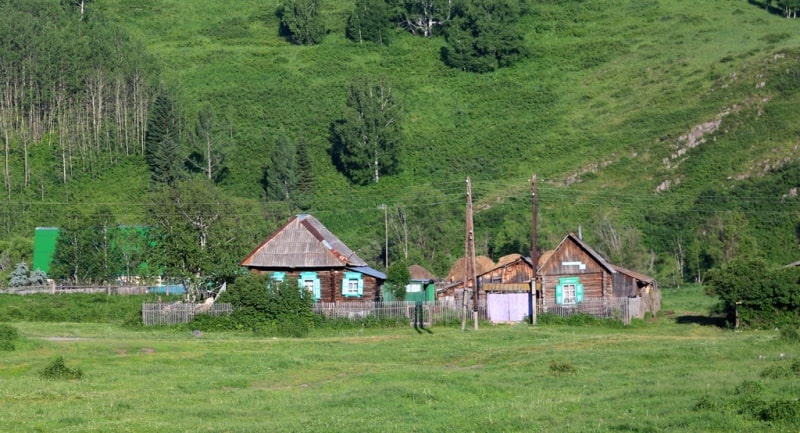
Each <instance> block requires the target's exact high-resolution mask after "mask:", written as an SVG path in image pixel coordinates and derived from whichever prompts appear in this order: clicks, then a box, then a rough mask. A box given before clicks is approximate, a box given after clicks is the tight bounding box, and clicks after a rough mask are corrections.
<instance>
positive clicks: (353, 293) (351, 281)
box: [342, 272, 364, 298]
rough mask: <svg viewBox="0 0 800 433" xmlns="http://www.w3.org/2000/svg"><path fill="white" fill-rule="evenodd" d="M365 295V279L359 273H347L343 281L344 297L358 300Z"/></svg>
mask: <svg viewBox="0 0 800 433" xmlns="http://www.w3.org/2000/svg"><path fill="white" fill-rule="evenodd" d="M363 295H364V279H363V278H361V274H360V273H358V272H345V273H344V278H343V279H342V296H344V297H348V298H351V297H352V298H358V297H361V296H363Z"/></svg>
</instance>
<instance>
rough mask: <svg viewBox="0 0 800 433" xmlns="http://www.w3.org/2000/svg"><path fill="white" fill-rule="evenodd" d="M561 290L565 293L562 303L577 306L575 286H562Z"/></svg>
mask: <svg viewBox="0 0 800 433" xmlns="http://www.w3.org/2000/svg"><path fill="white" fill-rule="evenodd" d="M561 290H562V293H563V296H562V297H561V303H562V304H564V305H573V304H575V285H574V284H564V285H562V286H561Z"/></svg>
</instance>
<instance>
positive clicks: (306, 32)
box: [278, 0, 326, 45]
mask: <svg viewBox="0 0 800 433" xmlns="http://www.w3.org/2000/svg"><path fill="white" fill-rule="evenodd" d="M320 5H321V1H320V0H285V2H284V4H283V5H282V6H281V8H280V10H279V12H278V15H279V16H280V19H281V33H283V34H284V35H286V37H287V38H288V39H289V40H290V41H291V42H292V43H295V44H298V45H315V44H320V43H322V38H323V37H325V33H326V32H325V26H324V24H323V22H322V16H321V15H320Z"/></svg>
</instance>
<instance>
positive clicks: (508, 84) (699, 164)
mask: <svg viewBox="0 0 800 433" xmlns="http://www.w3.org/2000/svg"><path fill="white" fill-rule="evenodd" d="M278 6H279V2H277V1H252V0H251V1H248V0H231V1H226V2H215V1H210V0H197V1H186V0H147V1H137V2H129V1H121V0H97V1H96V2H94V4H93V5H92V7H94V8H96V9H98V10H100V11H102V12H103V13H104V14H106V15H108V16H109V17H110V18H111V19H112V20H114V21H115V22H117V23H119V24H121V25H122V26H124V27H125V28H126V29H128V31H129V32H130V33H131V34H132V36H133V37H134V38H136V39H139V40H140V41H141V42H142V43H143V44H144V45H145V46H146V48H147V50H148V51H149V52H151V53H152V54H154V55H155V56H156V57H157V58H158V59H160V62H161V63H162V65H163V68H164V74H163V78H164V79H165V80H166V81H167V82H169V83H170V84H172V85H175V86H177V87H178V89H179V91H180V94H181V96H182V98H183V100H184V102H185V103H186V104H187V107H188V108H189V110H188V111H189V113H188V114H189V117H190V118H191V116H192V115H193V113H192V110H196V109H197V107H199V106H200V104H201V103H206V102H208V103H210V104H211V105H212V106H214V107H215V109H216V110H217V112H218V113H219V114H220V115H221V116H222V117H224V118H225V119H226V121H227V122H228V124H229V125H230V131H229V133H230V141H231V143H230V144H231V145H232V146H233V149H234V150H232V153H231V154H230V155H229V162H230V163H231V176H230V177H229V178H228V179H227V180H226V181H225V182H224V186H225V187H226V188H227V189H228V190H229V191H231V192H232V193H233V194H237V195H241V196H244V197H250V198H259V197H262V196H263V191H262V190H261V187H260V183H259V180H260V178H261V176H262V175H263V166H264V165H265V164H266V161H267V157H268V155H269V153H270V150H271V149H272V147H273V146H274V142H275V139H276V138H277V137H279V136H280V135H285V136H287V137H288V138H289V139H290V140H293V141H300V140H302V141H304V142H306V143H307V144H308V146H309V150H310V154H311V157H312V163H313V169H314V173H315V196H316V199H315V200H314V201H313V203H312V205H311V208H310V209H309V211H310V212H312V213H314V214H315V215H317V216H318V217H320V218H321V220H322V221H323V222H324V223H325V224H327V225H328V226H329V228H331V229H332V230H333V231H334V232H335V233H337V234H338V235H340V237H341V238H342V239H343V240H344V241H345V242H346V243H348V244H350V245H351V246H352V247H353V248H354V249H355V250H356V251H357V252H358V253H359V254H360V255H362V256H363V257H365V258H367V259H368V260H374V261H376V262H377V258H379V257H381V253H380V248H381V245H382V240H383V239H382V234H383V227H382V225H383V224H382V223H383V221H382V219H383V215H382V211H380V210H379V209H377V206H378V205H379V204H381V203H386V204H388V205H389V206H390V208H397V207H399V206H401V205H402V206H407V207H411V206H417V207H431V206H436V207H441V208H443V210H442V211H441V212H440V213H439V214H437V215H435V216H433V217H430V218H435V221H436V222H435V224H438V225H441V226H442V229H441V231H442V232H444V233H446V234H447V236H446V239H447V242H446V243H445V244H444V245H439V246H437V248H438V249H439V250H440V252H439V253H438V254H437V255H436V256H435V257H433V258H430V260H431V262H432V263H423V264H424V265H427V266H429V267H432V268H433V269H434V270H435V271H438V272H439V273H442V272H443V270H444V269H446V268H447V267H448V266H449V264H450V263H452V259H453V258H454V257H456V256H457V255H459V254H460V253H461V251H462V250H463V247H462V244H463V223H462V222H461V220H462V219H463V202H464V178H465V177H466V176H471V177H472V178H473V180H474V190H475V198H476V200H478V201H479V204H478V205H477V209H478V214H477V215H476V230H478V232H479V233H480V236H479V239H478V240H479V242H478V243H479V245H478V248H479V251H478V252H479V253H486V254H492V255H493V256H495V258H497V256H499V255H501V254H505V253H509V252H524V251H526V250H527V249H529V245H528V244H527V243H526V240H527V239H528V236H529V235H528V233H529V232H530V230H529V228H526V227H525V225H529V221H530V217H529V216H526V214H527V213H528V212H529V209H530V205H529V202H528V197H529V188H530V186H529V184H528V179H529V177H530V175H531V174H532V173H536V174H538V176H539V182H540V184H539V191H540V195H539V203H540V205H541V209H540V213H541V214H540V221H541V224H542V226H541V230H542V235H541V237H540V239H541V241H540V243H541V246H542V247H543V248H551V247H553V246H554V245H555V242H557V241H558V240H559V239H560V238H561V237H562V236H563V235H564V234H565V233H566V232H567V231H572V230H576V229H577V227H578V226H579V225H581V226H582V227H583V231H584V234H585V236H586V237H587V239H588V240H589V241H590V243H592V244H593V245H597V247H598V249H600V250H604V253H607V254H609V255H610V252H609V251H605V250H607V248H606V246H605V241H606V239H605V238H604V237H603V235H602V231H601V229H602V227H603V224H609V225H610V226H611V227H613V228H614V229H615V230H616V231H617V232H618V233H628V234H629V235H630V236H629V237H631V238H636V240H635V245H632V246H631V248H630V249H631V250H635V251H638V252H641V253H637V257H633V258H631V257H628V258H621V260H622V261H623V263H621V264H623V265H627V266H630V267H635V268H638V269H640V270H645V271H648V272H660V273H665V272H667V271H664V270H663V269H667V268H671V267H672V265H671V264H670V263H668V262H669V260H670V257H672V256H674V251H675V245H670V243H669V242H668V241H669V239H670V238H669V235H664V234H663V231H664V230H669V229H670V228H669V227H666V228H665V227H662V226H663V225H664V221H668V220H670V218H672V219H685V218H682V217H681V215H677V216H676V215H672V214H670V215H667V216H664V217H663V218H661V219H657V220H652V219H648V216H649V215H651V214H653V213H657V214H659V215H662V214H664V213H671V212H674V211H676V210H686V211H687V212H690V214H696V212H694V211H693V210H692V209H694V204H695V203H696V202H697V197H698V196H701V194H703V193H705V192H707V191H708V190H711V191H729V190H731V189H732V188H734V187H735V186H736V185H738V184H739V183H741V182H742V181H745V180H748V179H753V178H757V179H762V180H763V182H766V183H767V184H770V185H773V186H774V185H779V186H780V187H779V188H773V189H775V191H772V192H771V193H770V195H764V196H759V197H758V199H759V200H761V202H762V203H761V204H762V205H763V206H769V205H771V204H772V203H774V202H775V201H777V200H779V196H780V195H783V194H788V193H789V191H790V189H791V188H789V187H786V188H784V184H785V182H786V176H783V177H782V179H783V180H780V179H778V180H773V179H772V178H771V177H770V176H771V175H770V174H769V172H770V170H771V169H774V168H776V167H781V166H790V167H793V163H796V162H797V159H798V158H797V155H798V152H797V145H798V142H797V131H796V128H797V126H796V125H798V124H800V123H798V114H797V112H796V110H794V109H793V107H796V106H797V104H798V103H799V102H800V101H799V100H798V95H797V91H796V89H797V88H798V87H800V81H798V78H800V77H798V73H799V72H798V71H800V61H799V60H800V59H799V58H798V57H799V54H798V51H797V50H796V47H798V46H799V45H800V33H798V32H797V26H798V25H800V22H798V21H797V20H791V19H785V18H783V17H781V16H780V15H777V14H773V13H771V12H770V11H769V10H766V9H765V8H763V7H761V6H760V5H759V4H758V3H750V2H745V1H741V2H731V1H723V0H715V1H704V2H694V3H692V5H691V7H687V5H686V3H685V2H679V1H675V0H661V1H656V0H652V1H641V0H632V1H604V0H589V1H585V2H568V1H543V2H531V4H530V9H531V13H530V14H529V15H528V16H526V17H525V18H524V22H523V24H524V28H525V29H526V38H527V42H526V43H527V45H528V46H529V48H530V50H531V52H532V56H531V57H530V58H529V59H528V60H526V61H524V62H522V63H520V64H517V65H515V66H514V67H512V68H507V69H500V70H498V71H497V72H494V73H489V74H470V73H464V72H460V71H456V70H452V69H449V68H447V67H446V66H444V65H443V64H442V62H441V61H440V60H439V50H440V49H441V47H442V46H443V44H444V40H443V39H441V38H430V39H424V38H420V37H414V36H412V35H410V34H406V33H403V32H400V31H398V34H397V35H395V36H394V37H393V42H392V44H391V45H390V46H388V47H387V46H374V45H371V44H364V45H358V44H355V43H353V42H351V41H349V40H347V39H346V38H345V37H344V26H345V22H346V18H347V16H348V14H349V11H350V9H351V8H352V2H348V1H339V0H331V1H327V2H323V15H324V18H325V22H326V25H327V28H328V29H329V31H330V32H329V34H328V35H327V36H326V38H325V39H324V41H323V43H322V44H320V45H317V46H294V45H291V44H289V43H288V42H287V41H285V40H284V39H282V38H281V37H280V36H279V35H278V19H277V18H276V15H275V11H276V9H277V8H278ZM356 75H370V76H384V77H387V78H388V79H389V81H390V82H393V83H394V89H393V90H394V92H395V95H396V97H397V98H398V99H399V100H400V101H401V103H402V106H403V112H404V115H403V119H402V129H403V132H404V134H405V138H404V142H403V145H402V154H401V167H402V170H403V172H402V173H401V174H400V175H398V176H394V177H391V178H389V177H387V178H384V179H382V180H381V183H380V184H379V185H373V186H367V187H354V186H352V185H350V184H349V183H348V182H347V180H346V179H345V178H344V177H343V176H341V175H340V174H339V173H338V172H337V171H336V170H335V168H334V167H333V165H332V164H331V159H330V156H329V154H328V151H329V149H330V142H329V128H330V125H331V123H332V122H334V121H335V120H337V119H339V116H340V113H341V110H342V107H343V106H344V103H345V86H346V84H347V83H349V81H350V79H351V78H352V77H353V76H356ZM717 122H718V123H717ZM696 128H699V129H696ZM687 135H693V138H686V136H687ZM793 170H794V172H797V169H796V168H794V169H793ZM788 182H789V183H788V185H790V186H797V185H798V184H796V183H795V184H794V185H791V183H792V182H794V181H793V180H790V181H788ZM781 189H782V190H781ZM764 194H766V193H764ZM87 197H89V196H88V195H87ZM797 209H798V205H797V203H796V200H795V202H793V204H791V206H790V207H789V208H788V210H786V212H788V214H786V215H790V216H791V215H792V212H796V210H797ZM692 212H694V213H692ZM711 212H712V213H713V212H714V210H711ZM745 212H746V211H745ZM759 212H760V211H756V212H755V213H751V214H745V217H746V218H749V219H753V220H757V219H760V218H761V217H762V216H763V214H761V213H759ZM662 216H663V215H662ZM789 220H791V218H789ZM254 223H255V224H263V225H264V232H265V234H266V233H267V232H268V231H269V230H270V229H271V228H272V227H270V225H269V224H268V223H259V222H254ZM412 223H414V224H431V222H430V221H412ZM654 225H655V226H656V227H653V226H654ZM772 229H773V230H778V231H779V232H780V233H779V234H778V235H777V236H778V237H779V238H780V239H781V240H782V241H781V245H780V248H773V247H772V246H771V243H772V241H771V240H769V241H767V240H766V238H765V231H764V229H763V228H752V230H751V231H752V233H751V234H749V236H751V237H754V238H755V240H756V243H758V241H759V239H764V241H763V242H761V244H760V246H759V251H762V252H764V254H765V255H767V256H768V257H769V258H770V259H771V260H773V261H775V262H778V263H780V262H788V261H789V259H790V257H791V256H793V255H795V256H796V255H797V254H798V251H797V234H796V227H794V226H793V223H792V222H791V221H789V222H782V223H781V224H780V225H779V227H776V226H774V225H773V227H772ZM684 230H685V231H686V237H691V236H693V235H692V233H691V230H689V229H686V228H684ZM692 230H693V229H692ZM630 242H634V241H633V240H631V241H630ZM686 242H688V241H686ZM393 245H395V243H394V242H393ZM787 246H788V248H787ZM393 248H394V247H393ZM398 251H399V249H397V248H395V249H393V250H392V253H393V254H395V255H396V254H397V253H398ZM649 251H653V253H654V254H655V255H656V256H657V259H656V260H653V259H651V257H650V256H649V255H647V254H645V253H648V252H649ZM697 254H700V253H697ZM653 266H655V268H653ZM659 266H660V267H661V268H662V269H661V270H659V268H658V267H659Z"/></svg>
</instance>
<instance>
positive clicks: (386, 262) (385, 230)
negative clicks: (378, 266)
mask: <svg viewBox="0 0 800 433" xmlns="http://www.w3.org/2000/svg"><path fill="white" fill-rule="evenodd" d="M378 209H383V239H384V245H383V266H384V270H385V271H386V272H389V213H388V207H387V206H386V203H383V204H381V205H380V206H378Z"/></svg>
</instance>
